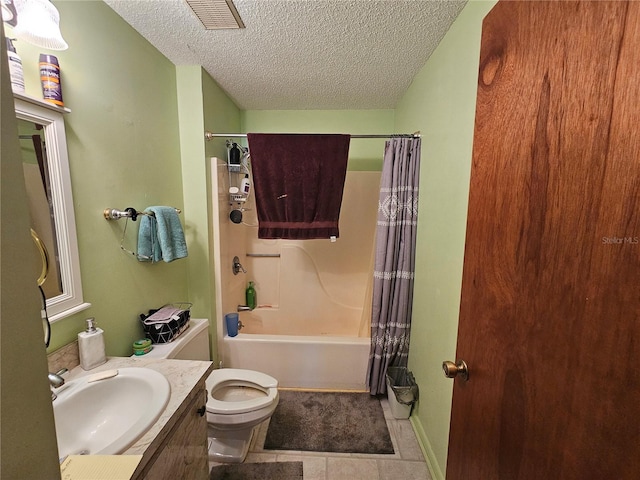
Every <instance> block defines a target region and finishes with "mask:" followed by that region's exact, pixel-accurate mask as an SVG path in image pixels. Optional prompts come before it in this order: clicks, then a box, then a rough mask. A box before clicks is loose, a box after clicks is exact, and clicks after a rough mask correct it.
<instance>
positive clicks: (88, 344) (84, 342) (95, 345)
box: [78, 318, 107, 370]
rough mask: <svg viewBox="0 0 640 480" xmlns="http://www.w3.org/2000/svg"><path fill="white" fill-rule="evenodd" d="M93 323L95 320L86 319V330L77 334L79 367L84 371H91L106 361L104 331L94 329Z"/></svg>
mask: <svg viewBox="0 0 640 480" xmlns="http://www.w3.org/2000/svg"><path fill="white" fill-rule="evenodd" d="M95 322H96V319H95V318H87V328H86V329H85V331H84V332H80V333H79V334H78V350H79V353H80V366H81V367H82V368H83V369H84V370H91V369H92V368H95V367H97V366H98V365H102V364H103V363H105V362H106V361H107V355H106V353H105V348H104V331H103V330H102V329H101V328H96V326H95Z"/></svg>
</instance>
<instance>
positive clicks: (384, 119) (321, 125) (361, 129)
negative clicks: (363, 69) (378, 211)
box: [242, 110, 411, 171]
mask: <svg viewBox="0 0 640 480" xmlns="http://www.w3.org/2000/svg"><path fill="white" fill-rule="evenodd" d="M393 123H394V111H393V110H246V111H243V112H242V129H243V131H244V132H251V133H349V134H352V135H353V134H365V135H366V134H388V133H392V131H393V126H394V125H393ZM410 133H411V132H410ZM384 142H385V141H384V140H383V139H359V138H353V139H351V143H350V145H349V164H348V169H349V170H361V171H378V170H381V169H382V157H383V154H384Z"/></svg>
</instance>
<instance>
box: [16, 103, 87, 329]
mask: <svg viewBox="0 0 640 480" xmlns="http://www.w3.org/2000/svg"><path fill="white" fill-rule="evenodd" d="M14 103H15V112H16V118H18V119H20V120H26V121H28V122H33V123H38V124H40V125H42V126H43V131H44V138H45V145H46V148H47V169H48V171H49V181H50V188H51V195H52V199H51V200H52V203H53V213H54V217H55V235H56V242H57V243H58V252H59V257H60V258H59V262H60V277H61V280H62V294H61V295H58V296H56V297H53V298H48V299H47V314H48V317H49V321H50V322H52V323H53V322H55V321H57V320H60V319H62V318H65V317H68V316H70V315H73V314H75V313H77V312H80V311H82V310H85V309H87V308H89V307H90V306H91V304H90V303H85V302H84V300H83V296H82V279H81V275H80V255H79V253H78V239H77V235H76V220H75V212H74V207H73V195H72V192H71V174H70V171H69V157H68V154H67V140H66V132H65V128H64V118H63V113H69V112H70V110H69V109H66V108H60V107H57V106H55V105H52V104H48V103H46V102H44V101H41V100H38V99H35V98H31V97H27V96H25V95H21V94H18V93H14ZM34 281H35V280H34Z"/></svg>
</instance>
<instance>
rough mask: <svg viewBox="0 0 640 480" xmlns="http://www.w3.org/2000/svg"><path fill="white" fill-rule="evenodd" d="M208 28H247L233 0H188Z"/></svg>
mask: <svg viewBox="0 0 640 480" xmlns="http://www.w3.org/2000/svg"><path fill="white" fill-rule="evenodd" d="M187 3H188V4H189V6H190V7H191V10H193V13H195V14H196V17H198V19H199V20H200V21H201V22H202V24H203V25H204V28H206V29H207V30H221V29H226V28H245V27H244V23H242V19H241V18H240V15H239V14H238V11H237V10H236V7H235V5H234V4H233V2H232V1H231V0H187Z"/></svg>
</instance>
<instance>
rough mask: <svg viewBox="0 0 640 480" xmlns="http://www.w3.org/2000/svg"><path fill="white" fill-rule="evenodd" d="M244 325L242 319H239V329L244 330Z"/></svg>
mask: <svg viewBox="0 0 640 480" xmlns="http://www.w3.org/2000/svg"><path fill="white" fill-rule="evenodd" d="M242 327H244V325H243V324H242V322H241V321H240V320H238V330H242Z"/></svg>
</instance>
